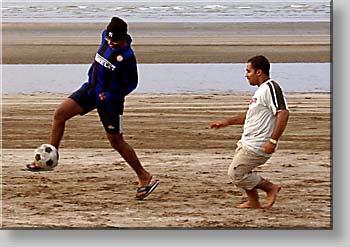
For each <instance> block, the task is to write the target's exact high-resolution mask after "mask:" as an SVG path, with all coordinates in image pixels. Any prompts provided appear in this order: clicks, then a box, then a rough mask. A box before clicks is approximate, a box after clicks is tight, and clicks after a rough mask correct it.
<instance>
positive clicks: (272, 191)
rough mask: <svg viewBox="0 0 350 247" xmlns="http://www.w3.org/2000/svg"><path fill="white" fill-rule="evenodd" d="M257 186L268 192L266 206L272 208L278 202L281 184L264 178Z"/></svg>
mask: <svg viewBox="0 0 350 247" xmlns="http://www.w3.org/2000/svg"><path fill="white" fill-rule="evenodd" d="M257 188H259V189H261V190H263V191H265V192H266V194H267V197H266V208H271V207H272V206H273V204H274V203H275V202H276V198H277V193H278V192H279V191H280V190H281V186H279V185H276V184H273V183H271V182H269V181H267V180H266V179H264V178H262V179H261V181H260V182H259V184H258V186H257Z"/></svg>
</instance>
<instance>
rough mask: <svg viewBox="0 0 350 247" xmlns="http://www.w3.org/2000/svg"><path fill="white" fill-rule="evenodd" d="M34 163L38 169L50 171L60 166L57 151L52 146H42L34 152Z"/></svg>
mask: <svg viewBox="0 0 350 247" xmlns="http://www.w3.org/2000/svg"><path fill="white" fill-rule="evenodd" d="M34 163H35V165H37V166H38V167H40V168H42V169H46V170H50V169H52V168H54V167H55V166H57V165H58V152H57V149H56V148H55V147H54V146H52V145H51V144H42V145H40V146H39V147H38V148H37V149H35V150H34Z"/></svg>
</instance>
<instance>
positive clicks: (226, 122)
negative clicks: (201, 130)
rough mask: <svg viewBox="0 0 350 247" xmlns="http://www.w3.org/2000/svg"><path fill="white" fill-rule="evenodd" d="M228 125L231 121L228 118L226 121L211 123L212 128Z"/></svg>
mask: <svg viewBox="0 0 350 247" xmlns="http://www.w3.org/2000/svg"><path fill="white" fill-rule="evenodd" d="M228 125H229V122H228V121H227V120H225V121H222V122H216V123H212V124H210V125H209V127H210V128H211V129H220V128H223V127H226V126H228Z"/></svg>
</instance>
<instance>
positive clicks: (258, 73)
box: [255, 69, 263, 76]
mask: <svg viewBox="0 0 350 247" xmlns="http://www.w3.org/2000/svg"><path fill="white" fill-rule="evenodd" d="M255 73H256V74H257V76H261V75H262V74H263V72H262V70H261V69H257V70H256V72H255Z"/></svg>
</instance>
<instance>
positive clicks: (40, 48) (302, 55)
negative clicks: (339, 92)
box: [2, 22, 331, 64]
mask: <svg viewBox="0 0 350 247" xmlns="http://www.w3.org/2000/svg"><path fill="white" fill-rule="evenodd" d="M105 26H106V23H57V22H56V23H14V22H5V23H2V34H3V37H2V38H3V43H2V49H3V55H2V61H3V64H84V63H90V61H91V59H92V58H93V56H94V54H95V52H96V49H97V47H98V45H99V42H100V38H101V37H100V34H101V31H102V30H103V29H104V28H105ZM129 32H130V34H131V36H132V38H133V48H134V50H135V53H136V56H137V60H138V62H139V63H239V62H242V63H244V62H245V61H246V60H247V58H249V57H250V56H254V55H257V54H264V55H265V56H267V57H269V59H270V61H271V62H281V63H283V62H330V61H331V32H330V23H327V22H300V23H298V22H295V23H294V22H291V23H274V22H271V23H243V22H242V23H189V22H187V23H164V22H158V23H157V22H150V23H133V22H132V23H129Z"/></svg>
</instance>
